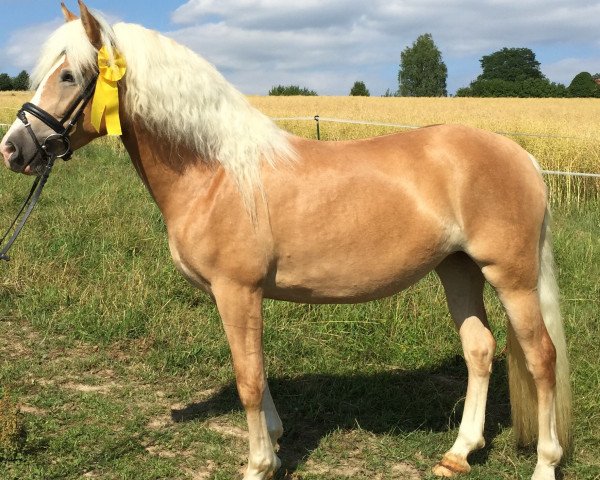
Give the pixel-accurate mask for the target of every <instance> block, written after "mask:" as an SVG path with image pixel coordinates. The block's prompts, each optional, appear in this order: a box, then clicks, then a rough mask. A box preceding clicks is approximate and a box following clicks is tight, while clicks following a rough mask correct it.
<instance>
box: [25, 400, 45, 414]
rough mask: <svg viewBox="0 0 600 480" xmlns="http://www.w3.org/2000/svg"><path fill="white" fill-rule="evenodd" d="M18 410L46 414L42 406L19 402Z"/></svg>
mask: <svg viewBox="0 0 600 480" xmlns="http://www.w3.org/2000/svg"><path fill="white" fill-rule="evenodd" d="M19 410H20V411H21V412H22V413H29V414H30V415H46V413H48V412H47V411H46V410H44V409H42V408H37V407H34V406H33V405H27V404H26V403H25V404H20V405H19Z"/></svg>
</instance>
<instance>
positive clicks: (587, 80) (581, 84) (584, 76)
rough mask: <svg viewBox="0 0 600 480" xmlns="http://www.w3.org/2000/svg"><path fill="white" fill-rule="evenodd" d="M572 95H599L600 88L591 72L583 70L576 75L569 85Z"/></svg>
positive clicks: (570, 94)
mask: <svg viewBox="0 0 600 480" xmlns="http://www.w3.org/2000/svg"><path fill="white" fill-rule="evenodd" d="M568 91H569V96H571V97H598V96H600V88H599V87H598V84H597V83H596V82H595V81H594V77H592V75H591V74H590V73H589V72H581V73H578V74H577V75H575V77H574V78H573V80H571V84H570V85H569V87H568Z"/></svg>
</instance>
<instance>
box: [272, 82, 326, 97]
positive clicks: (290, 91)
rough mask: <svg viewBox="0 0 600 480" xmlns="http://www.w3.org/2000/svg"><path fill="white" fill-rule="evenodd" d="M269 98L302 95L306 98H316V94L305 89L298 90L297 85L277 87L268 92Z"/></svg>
mask: <svg viewBox="0 0 600 480" xmlns="http://www.w3.org/2000/svg"><path fill="white" fill-rule="evenodd" d="M269 95H270V96H276V97H277V96H292V95H303V96H308V97H316V96H317V92H315V91H314V90H309V89H308V88H306V87H302V88H300V87H299V86H298V85H286V86H284V85H277V86H276V87H273V88H271V90H269Z"/></svg>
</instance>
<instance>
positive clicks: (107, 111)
mask: <svg viewBox="0 0 600 480" xmlns="http://www.w3.org/2000/svg"><path fill="white" fill-rule="evenodd" d="M113 54H114V61H113V62H111V59H110V57H109V55H108V51H107V49H106V47H102V48H101V49H100V50H98V68H99V74H98V81H97V82H96V91H95V92H94V99H93V100H92V118H91V122H92V126H93V127H94V128H95V129H96V131H97V132H100V124H101V123H102V117H103V116H104V119H105V123H106V132H107V133H108V134H109V135H121V121H120V120H119V90H118V87H117V82H118V81H119V80H120V79H121V78H123V75H125V70H126V64H125V59H124V58H123V57H122V56H121V54H120V53H119V51H118V50H116V49H115V50H113Z"/></svg>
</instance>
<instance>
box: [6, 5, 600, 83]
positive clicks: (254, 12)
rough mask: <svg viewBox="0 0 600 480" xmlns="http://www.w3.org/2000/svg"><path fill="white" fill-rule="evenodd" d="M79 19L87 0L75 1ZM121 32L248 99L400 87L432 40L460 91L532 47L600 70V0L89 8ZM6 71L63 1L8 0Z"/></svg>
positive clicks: (550, 58)
mask: <svg viewBox="0 0 600 480" xmlns="http://www.w3.org/2000/svg"><path fill="white" fill-rule="evenodd" d="M65 3H66V4H67V7H69V8H70V9H71V10H72V11H73V12H75V13H78V6H77V2H76V1H75V0H65ZM86 4H87V5H88V7H90V8H91V9H94V10H97V11H99V12H101V13H102V14H103V15H104V16H105V17H106V18H107V19H108V20H109V21H110V22H111V23H113V22H117V21H125V22H129V23H139V24H141V25H144V26H145V27H147V28H151V29H153V30H158V31H160V32H161V33H163V34H165V35H167V36H169V37H171V38H173V39H175V40H176V41H178V42H180V43H183V44H185V45H187V46H188V47H190V48H192V49H193V50H194V51H196V52H197V53H198V54H199V55H201V56H202V57H204V58H205V59H207V60H208V61H209V62H211V63H212V64H214V65H215V66H216V67H217V69H218V70H219V71H220V72H221V73H222V74H223V75H224V76H225V77H226V78H227V79H228V80H229V81H230V82H232V83H233V84H234V85H235V86H236V87H237V88H238V89H239V90H241V91H242V92H244V93H245V94H249V95H266V94H267V92H268V91H269V89H270V88H271V87H272V86H274V85H279V84H281V85H299V86H301V87H307V88H309V89H311V90H315V91H317V92H318V93H319V94H320V95H348V94H349V92H350V89H351V87H352V85H353V84H354V82H355V81H358V80H360V81H363V82H365V84H366V86H367V88H368V89H369V90H370V92H371V95H382V94H383V93H384V92H385V91H386V90H387V89H389V90H390V91H392V92H393V91H396V90H397V89H398V69H399V62H400V52H401V51H402V50H404V49H405V48H406V47H407V46H410V45H412V43H413V42H414V41H415V40H416V38H417V37H418V36H419V35H421V34H423V33H431V34H432V35H433V39H434V41H435V43H436V45H437V46H438V48H439V49H440V50H441V52H442V57H443V60H444V62H445V63H446V66H447V67H448V92H449V93H451V94H452V93H454V92H455V91H456V89H457V88H460V87H463V86H467V85H468V84H469V83H470V82H471V81H472V80H474V79H475V78H476V77H477V75H479V73H481V65H480V62H479V60H480V58H481V57H482V56H483V55H488V54H490V53H492V52H494V51H497V50H499V49H501V48H503V47H527V48H531V49H532V50H533V51H534V52H535V54H536V57H537V59H538V61H539V62H540V63H541V69H542V72H543V73H544V74H545V75H546V76H547V77H548V78H549V79H550V80H551V81H554V82H560V83H565V84H567V85H568V84H569V83H570V81H571V80H572V78H573V77H574V76H575V75H576V74H577V73H579V72H581V71H588V72H590V73H592V74H594V73H598V72H600V35H599V34H598V19H599V18H600V0H594V1H592V0H568V1H565V0H561V1H558V0H543V1H542V0H368V1H367V0H302V1H286V0H189V1H187V2H186V1H184V0H161V1H155V2H151V1H149V0H88V1H87V2H86ZM0 12H2V14H1V15H0V72H5V73H8V74H10V75H13V76H14V75H16V74H17V73H19V72H20V71H21V70H23V69H25V70H27V71H29V72H30V71H31V70H32V69H33V66H34V65H35V62H36V59H37V54H38V52H39V50H40V47H41V45H42V44H43V42H44V40H45V39H46V38H47V37H48V35H49V34H50V33H51V32H52V31H53V30H54V29H55V28H57V27H58V26H59V25H60V24H61V23H62V22H63V17H62V14H61V11H60V1H59V0H0Z"/></svg>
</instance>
